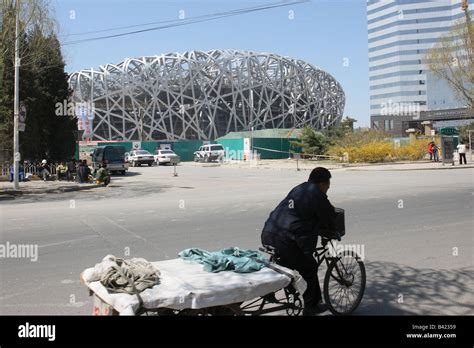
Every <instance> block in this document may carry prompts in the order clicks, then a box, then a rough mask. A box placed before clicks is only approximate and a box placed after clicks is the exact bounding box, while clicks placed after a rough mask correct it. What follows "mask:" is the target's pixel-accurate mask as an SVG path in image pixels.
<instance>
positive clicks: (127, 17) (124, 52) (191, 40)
mask: <svg viewBox="0 0 474 348" xmlns="http://www.w3.org/2000/svg"><path fill="white" fill-rule="evenodd" d="M51 3H52V7H53V10H54V15H55V17H56V18H57V20H58V22H59V31H60V39H61V42H62V43H67V42H71V41H74V40H77V39H83V38H89V37H94V36H101V35H108V34H116V33H120V32H124V31H128V30H132V29H127V30H118V31H114V32H105V33H99V34H90V35H81V36H76V35H74V34H76V33H83V32H87V31H93V30H102V29H109V28H114V27H117V26H118V27H121V26H127V25H135V24H143V23H149V22H157V21H166V20H178V19H179V16H180V15H183V14H184V16H185V18H188V17H195V16H200V15H205V14H212V13H216V12H223V11H229V10H235V9H241V8H245V7H252V6H256V5H263V4H269V3H273V4H278V3H281V2H280V1H274V0H258V1H250V0H233V1H224V0H220V1H218V0H194V1H189V0H187V1H186V0H173V1H169V0H133V1H132V0H52V1H51ZM183 11H184V12H183ZM290 11H293V12H291V13H290ZM291 14H293V18H292V19H291V18H290V17H291ZM135 29H143V28H135ZM367 46H368V44H367V19H366V1H365V0H313V1H310V2H307V3H303V4H298V5H290V6H286V7H279V8H274V9H269V10H265V11H259V12H254V13H249V14H243V15H238V16H235V17H226V18H221V19H217V20H213V21H208V22H202V23H196V24H191V25H187V26H181V27H174V28H169V29H164V30H157V31H151V32H147V33H141V34H136V35H129V36H124V37H119V38H113V39H107V40H101V41H92V42H86V43H80V44H75V45H63V54H64V58H65V60H66V64H67V65H66V70H67V71H68V72H73V71H75V70H80V69H86V68H87V69H89V68H91V67H94V68H97V67H98V66H99V65H102V64H106V63H118V62H120V61H121V60H123V59H124V58H127V57H128V58H130V57H139V56H143V55H155V54H161V53H167V52H184V51H188V50H208V49H214V48H232V49H239V50H253V51H261V52H272V53H277V54H281V55H285V56H291V57H294V58H299V59H302V60H305V61H307V62H309V63H311V64H313V65H315V66H318V67H320V68H322V69H323V70H325V71H327V72H328V73H330V74H331V75H332V76H334V77H335V78H336V79H337V80H338V81H339V82H340V83H341V85H342V87H343V89H344V91H345V93H346V107H345V111H344V115H348V116H351V117H355V118H356V119H357V120H358V123H357V124H356V126H368V125H369V119H370V117H369V79H368V52H367Z"/></svg>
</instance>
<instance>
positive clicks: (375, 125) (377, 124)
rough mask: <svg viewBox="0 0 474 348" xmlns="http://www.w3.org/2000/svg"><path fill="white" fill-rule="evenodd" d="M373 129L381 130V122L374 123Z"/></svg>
mask: <svg viewBox="0 0 474 348" xmlns="http://www.w3.org/2000/svg"><path fill="white" fill-rule="evenodd" d="M373 128H375V129H379V121H374V123H373Z"/></svg>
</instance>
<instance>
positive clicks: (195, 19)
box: [63, 0, 308, 45]
mask: <svg viewBox="0 0 474 348" xmlns="http://www.w3.org/2000/svg"><path fill="white" fill-rule="evenodd" d="M304 2H308V0H296V1H292V2H287V3H283V4H266V5H262V6H258V7H250V8H242V9H237V10H231V11H227V12H220V13H214V14H208V15H202V16H196V17H190V18H189V19H185V20H175V21H174V23H173V21H169V20H168V21H161V22H155V23H166V22H172V23H171V24H167V25H161V26H157V27H153V28H147V29H141V30H135V31H129V32H125V33H119V34H112V35H106V36H98V37H93V38H87V39H80V40H75V41H69V42H65V43H63V45H75V44H78V43H84V42H90V41H98V40H105V39H111V38H116V37H122V36H127V35H135V34H140V33H144V32H149V31H155V30H162V29H168V28H173V27H179V26H184V25H189V24H194V23H200V22H207V21H211V20H216V19H220V18H225V17H231V16H236V15H241V14H247V13H252V12H257V11H264V10H268V9H272V8H278V7H284V6H290V5H298V4H302V3H304ZM152 24H154V23H152ZM146 25H150V24H137V25H133V26H128V27H129V28H130V27H139V26H146ZM122 28H125V27H122ZM113 30H119V28H111V29H104V30H100V31H97V32H104V31H113ZM97 32H96V33H97ZM89 33H93V32H89ZM75 35H85V33H82V34H81V33H78V34H75Z"/></svg>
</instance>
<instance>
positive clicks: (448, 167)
mask: <svg viewBox="0 0 474 348" xmlns="http://www.w3.org/2000/svg"><path fill="white" fill-rule="evenodd" d="M449 169H474V166H464V167H460V166H443V167H438V168H405V169H403V168H392V169H363V168H346V170H347V171H354V172H376V171H381V172H404V171H414V170H449Z"/></svg>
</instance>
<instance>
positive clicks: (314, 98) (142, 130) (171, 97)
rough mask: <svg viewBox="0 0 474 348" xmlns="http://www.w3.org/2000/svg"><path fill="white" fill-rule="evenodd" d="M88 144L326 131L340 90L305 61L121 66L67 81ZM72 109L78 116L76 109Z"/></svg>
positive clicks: (168, 58)
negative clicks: (264, 131) (305, 128)
mask: <svg viewBox="0 0 474 348" xmlns="http://www.w3.org/2000/svg"><path fill="white" fill-rule="evenodd" d="M69 84H70V88H71V89H72V90H73V102H74V103H75V104H76V105H81V104H82V105H86V106H87V105H89V107H82V108H81V109H80V110H79V111H76V114H77V115H78V117H82V118H83V119H82V120H80V127H81V128H83V129H84V130H85V134H84V135H85V137H86V138H88V139H91V140H99V141H100V140H119V141H120V140H124V141H129V140H141V141H146V140H159V139H167V140H179V139H188V140H191V139H199V140H212V139H216V138H218V137H220V136H223V135H225V134H227V133H229V132H232V131H242V130H252V129H254V130H259V129H268V128H300V127H302V126H305V125H311V126H312V127H314V128H315V129H318V130H321V129H325V128H327V127H328V126H330V125H333V124H337V123H339V122H340V120H341V118H342V115H343V111H344V104H345V95H344V92H343V90H342V87H341V85H340V84H339V83H338V82H337V81H336V80H335V79H334V78H333V77H332V76H331V75H329V74H328V73H326V72H325V71H323V70H321V69H319V68H317V67H314V66H312V65H311V64H308V63H306V62H304V61H301V60H297V59H292V58H288V57H282V56H279V55H276V54H270V53H257V52H249V51H236V50H212V51H206V52H203V51H190V52H185V53H183V54H179V53H171V54H163V55H159V56H146V57H142V58H133V59H126V60H124V61H123V62H121V63H119V64H107V65H104V66H101V67H100V69H98V70H94V69H89V70H81V71H78V72H75V73H73V74H72V75H71V76H70V79H69ZM76 110H77V109H76Z"/></svg>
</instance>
